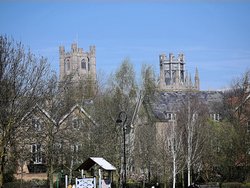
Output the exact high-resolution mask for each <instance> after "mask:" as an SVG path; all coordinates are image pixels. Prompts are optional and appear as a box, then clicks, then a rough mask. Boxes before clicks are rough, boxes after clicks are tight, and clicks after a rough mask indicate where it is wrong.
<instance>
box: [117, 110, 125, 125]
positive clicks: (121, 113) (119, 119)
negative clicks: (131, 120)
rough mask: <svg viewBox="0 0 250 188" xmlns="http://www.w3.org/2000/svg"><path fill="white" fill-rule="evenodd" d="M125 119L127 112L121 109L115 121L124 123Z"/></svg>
mask: <svg viewBox="0 0 250 188" xmlns="http://www.w3.org/2000/svg"><path fill="white" fill-rule="evenodd" d="M126 120H127V114H126V113H125V112H124V111H121V112H120V113H119V115H118V118H117V120H116V123H122V122H123V123H125V122H126Z"/></svg>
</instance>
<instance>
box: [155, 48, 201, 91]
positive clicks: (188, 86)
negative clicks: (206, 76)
mask: <svg viewBox="0 0 250 188" xmlns="http://www.w3.org/2000/svg"><path fill="white" fill-rule="evenodd" d="M159 89H160V90H170V91H187V90H197V91H199V90H200V78H199V73H198V69H197V68H196V73H195V78H194V83H193V82H192V78H191V76H190V75H188V73H187V71H186V70H185V58H184V54H179V55H178V58H175V56H174V55H173V54H172V53H170V54H169V58H167V56H166V55H165V54H161V55H160V82H159Z"/></svg>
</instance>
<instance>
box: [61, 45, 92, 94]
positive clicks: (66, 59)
mask: <svg viewBox="0 0 250 188" xmlns="http://www.w3.org/2000/svg"><path fill="white" fill-rule="evenodd" d="M59 59H60V62H59V64H60V82H62V81H64V80H65V79H66V78H67V77H68V76H70V78H71V81H72V82H73V83H79V82H80V81H84V82H85V83H90V84H91V88H92V89H93V92H94V93H96V50H95V46H90V47H89V51H88V52H87V51H86V52H85V51H84V50H83V49H82V48H78V46H77V44H76V43H73V44H72V45H71V51H70V52H65V48H64V46H60V47H59Z"/></svg>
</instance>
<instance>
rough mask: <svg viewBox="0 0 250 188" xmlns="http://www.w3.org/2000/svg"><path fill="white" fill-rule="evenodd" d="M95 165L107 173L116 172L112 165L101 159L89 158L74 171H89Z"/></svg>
mask: <svg viewBox="0 0 250 188" xmlns="http://www.w3.org/2000/svg"><path fill="white" fill-rule="evenodd" d="M95 164H97V165H98V166H100V167H101V168H102V169H104V170H107V171H113V170H116V168H115V167H114V166H113V165H112V164H110V163H109V162H108V161H106V160H105V159H104V158H102V157H90V158H88V159H87V160H86V161H85V162H84V163H82V164H81V165H80V166H79V167H78V168H77V169H76V170H89V169H90V168H91V167H92V166H94V165H95Z"/></svg>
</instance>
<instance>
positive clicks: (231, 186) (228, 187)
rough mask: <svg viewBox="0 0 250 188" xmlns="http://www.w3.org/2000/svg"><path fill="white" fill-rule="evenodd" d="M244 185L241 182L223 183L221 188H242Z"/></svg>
mask: <svg viewBox="0 0 250 188" xmlns="http://www.w3.org/2000/svg"><path fill="white" fill-rule="evenodd" d="M242 186H243V184H242V183H239V182H227V183H222V185H221V188H242Z"/></svg>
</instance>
